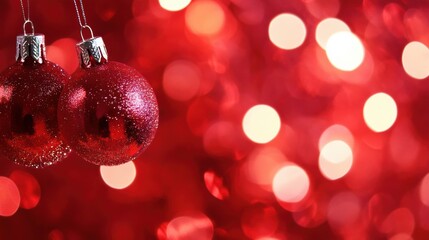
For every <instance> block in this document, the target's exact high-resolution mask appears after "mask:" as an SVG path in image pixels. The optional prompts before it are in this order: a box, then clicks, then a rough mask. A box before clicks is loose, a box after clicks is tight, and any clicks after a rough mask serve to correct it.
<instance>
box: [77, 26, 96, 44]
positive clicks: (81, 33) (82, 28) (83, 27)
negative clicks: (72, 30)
mask: <svg viewBox="0 0 429 240" xmlns="http://www.w3.org/2000/svg"><path fill="white" fill-rule="evenodd" d="M85 28H87V29H88V30H89V32H90V33H91V38H94V32H93V31H92V28H91V27H90V26H89V25H83V26H82V27H81V28H80V37H81V38H82V41H85V39H86V38H85V37H84V36H83V30H84V29H85Z"/></svg>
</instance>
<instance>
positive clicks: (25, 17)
mask: <svg viewBox="0 0 429 240" xmlns="http://www.w3.org/2000/svg"><path fill="white" fill-rule="evenodd" d="M19 2H20V3H21V10H22V17H23V18H24V24H23V26H22V28H23V30H24V35H27V31H26V29H25V27H26V26H27V24H30V26H31V35H34V25H33V22H32V21H31V20H30V0H27V14H25V7H24V3H23V2H22V0H19Z"/></svg>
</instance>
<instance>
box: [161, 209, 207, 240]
mask: <svg viewBox="0 0 429 240" xmlns="http://www.w3.org/2000/svg"><path fill="white" fill-rule="evenodd" d="M166 232H167V239H168V240H187V239H195V240H196V239H198V240H211V239H212V238H213V234H214V227H213V223H212V221H211V220H210V219H209V218H208V217H207V216H205V215H202V214H201V215H198V216H192V217H191V216H182V217H177V218H175V219H173V220H171V221H170V222H169V223H168V225H167V231H166Z"/></svg>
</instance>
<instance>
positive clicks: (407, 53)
mask: <svg viewBox="0 0 429 240" xmlns="http://www.w3.org/2000/svg"><path fill="white" fill-rule="evenodd" d="M402 65H403V66H404V70H405V72H406V73H407V74H408V75H410V77H412V78H415V79H424V78H427V77H428V76H429V49H428V47H426V45H424V44H423V43H421V42H410V43H408V44H407V46H405V48H404V51H403V52H402Z"/></svg>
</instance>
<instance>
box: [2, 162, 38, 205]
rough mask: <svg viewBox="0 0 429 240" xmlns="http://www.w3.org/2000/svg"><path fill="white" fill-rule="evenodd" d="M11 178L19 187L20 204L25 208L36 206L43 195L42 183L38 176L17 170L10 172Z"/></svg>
mask: <svg viewBox="0 0 429 240" xmlns="http://www.w3.org/2000/svg"><path fill="white" fill-rule="evenodd" d="M10 179H12V180H13V181H14V182H15V184H16V186H17V187H18V190H19V193H20V196H21V204H20V206H21V207H22V208H24V209H31V208H34V207H36V206H37V204H38V203H39V201H40V195H41V192H40V185H39V183H38V182H37V180H36V178H34V177H33V175H31V174H29V173H27V172H24V171H20V170H16V171H14V172H12V174H10Z"/></svg>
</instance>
